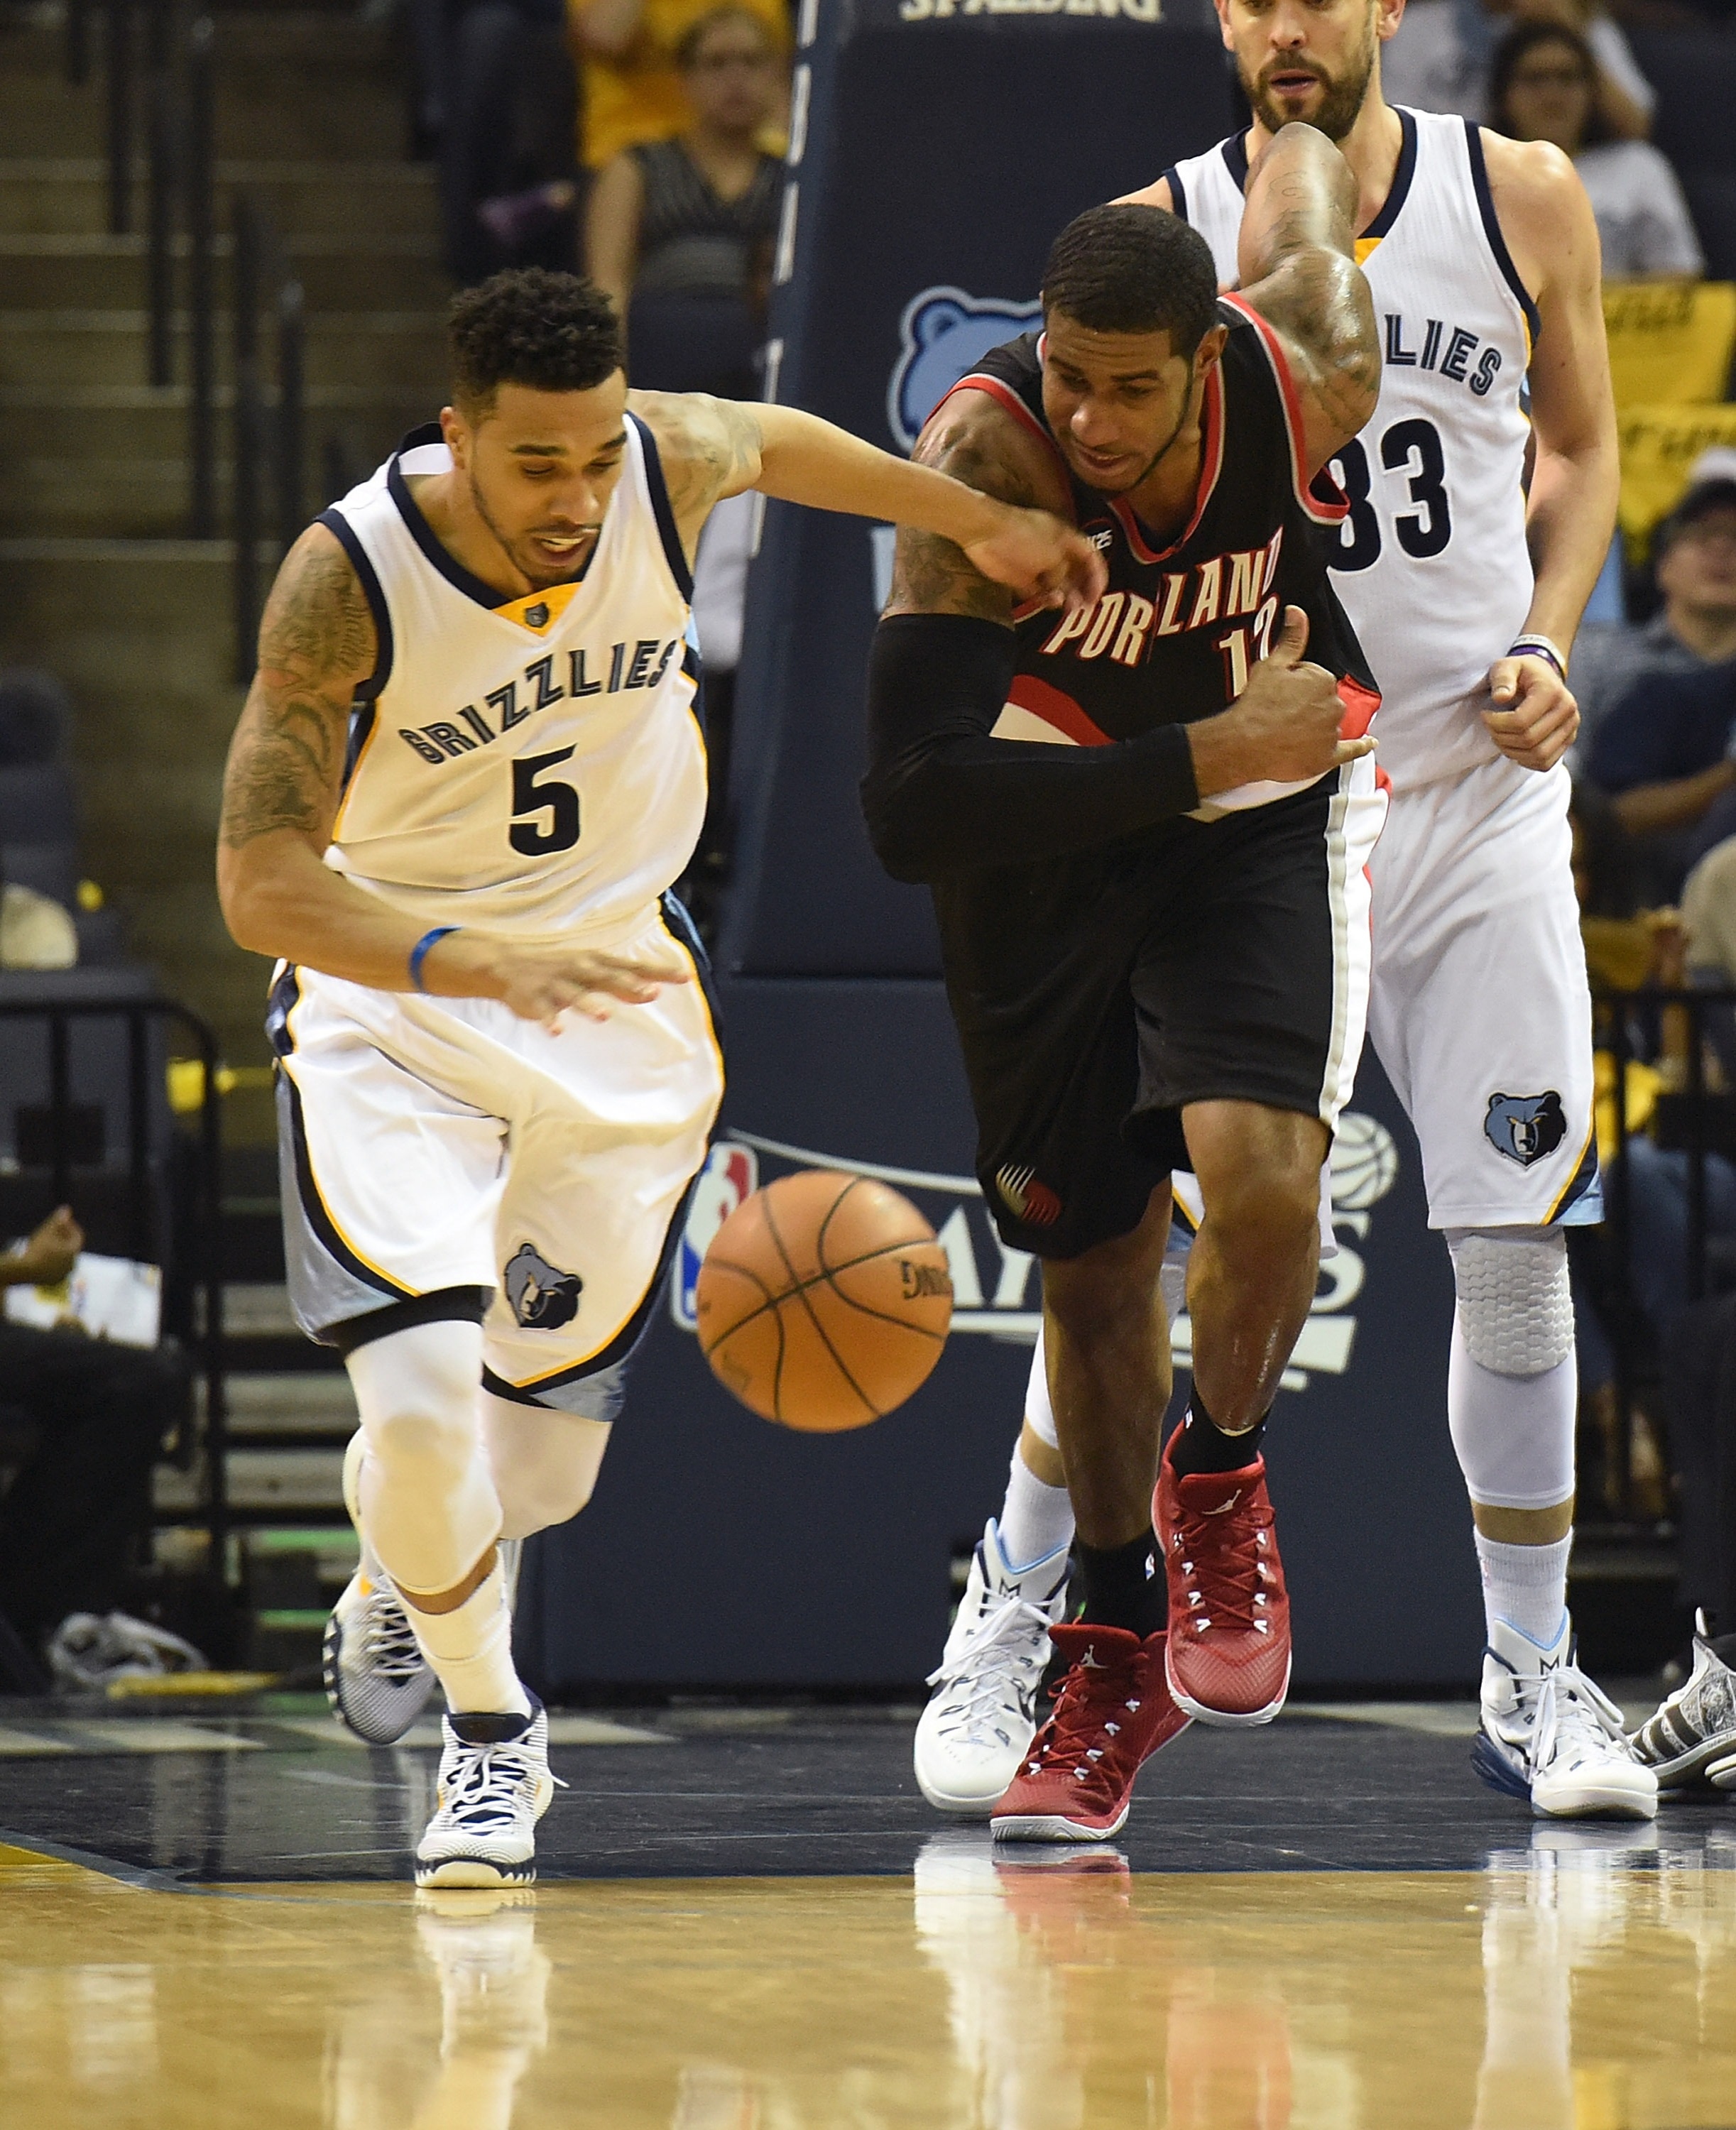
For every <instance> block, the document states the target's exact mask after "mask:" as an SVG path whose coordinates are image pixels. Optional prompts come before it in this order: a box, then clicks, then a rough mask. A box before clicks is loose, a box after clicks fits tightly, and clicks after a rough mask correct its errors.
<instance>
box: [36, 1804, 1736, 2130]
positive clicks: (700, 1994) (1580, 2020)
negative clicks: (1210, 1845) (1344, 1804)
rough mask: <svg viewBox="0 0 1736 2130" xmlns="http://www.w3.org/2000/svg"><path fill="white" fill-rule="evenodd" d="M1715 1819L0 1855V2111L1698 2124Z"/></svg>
mask: <svg viewBox="0 0 1736 2130" xmlns="http://www.w3.org/2000/svg"><path fill="white" fill-rule="evenodd" d="M1733 2122H1736V1822H1733V1821H1732V1819H1731V1817H1730V1815H1729V1812H1727V1811H1723V1810H1717V1809H1713V1810H1708V1811H1706V1812H1680V1813H1677V1814H1675V1815H1672V1817H1671V1818H1670V1819H1668V1820H1667V1821H1666V1822H1665V1823H1664V1826H1663V1827H1662V1829H1661V1830H1660V1829H1658V1828H1648V1829H1645V1830H1643V1831H1641V1832H1638V1833H1635V1832H1630V1831H1627V1830H1623V1829H1620V1828H1596V1827H1544V1826H1539V1827H1537V1828H1535V1829H1534V1830H1533V1829H1530V1828H1528V1827H1525V1826H1524V1825H1523V1822H1519V1823H1516V1824H1515V1825H1514V1830H1513V1838H1512V1841H1511V1842H1510V1845H1509V1846H1505V1847H1504V1848H1503V1849H1501V1850H1500V1851H1497V1852H1496V1853H1495V1854H1494V1855H1492V1856H1491V1857H1490V1861H1489V1865H1488V1868H1487V1869H1486V1870H1485V1871H1483V1872H1481V1873H1448V1872H1439V1873H1429V1874H1385V1873H1366V1874H1355V1873H1344V1872H1310V1871H1297V1872H1294V1873H1289V1874H1283V1875H1275V1874H1239V1875H1238V1874H1222V1875H1207V1874H1192V1875H1183V1874H1177V1875H1173V1876H1172V1875H1161V1874H1145V1875H1141V1876H1137V1877H1136V1876H1135V1875H1134V1874H1131V1872H1130V1871H1129V1870H1128V1868H1127V1865H1126V1861H1125V1860H1124V1859H1123V1858H1122V1857H1121V1856H1120V1855H1118V1854H1117V1852H1116V1851H1113V1850H1112V1849H1102V1848H1091V1849H1085V1850H1079V1851H1045V1850H1040V1849H1032V1850H1031V1851H1026V1852H1023V1853H1019V1852H1013V1853H1010V1854H1009V1853H1007V1852H1002V1853H1000V1854H999V1855H997V1853H996V1852H995V1851H993V1850H992V1848H991V1846H990V1844H989V1842H988V1840H987V1838H986V1836H983V1835H981V1834H978V1833H973V1832H958V1831H952V1832H944V1833H941V1834H939V1835H937V1836H935V1837H934V1838H932V1839H931V1840H930V1841H928V1842H927V1843H926V1844H925V1846H924V1848H923V1850H922V1851H921V1855H920V1857H919V1858H918V1860H917V1863H916V1871H915V1874H914V1878H913V1879H912V1878H904V1879H898V1878H892V1877H887V1878H882V1879H733V1880H731V1879H711V1880H691V1879H689V1880H668V1879H666V1880H656V1879H639V1880H615V1881H610V1882H598V1881H592V1882H580V1881H567V1882H564V1883H551V1884H545V1885H543V1886H542V1887H540V1888H538V1889H537V1890H536V1892H535V1893H534V1894H531V1893H528V1892H526V1893H522V1894H506V1895H490V1894H480V1895H479V1894H445V1895H428V1894H423V1895H420V1896H418V1895H417V1894H415V1893H414V1891H413V1889H410V1888H409V1887H405V1886H390V1885H380V1884H375V1885H362V1886H327V1885H321V1886H314V1885H299V1886H290V1885H285V1886H280V1887H270V1888H263V1887H259V1888H247V1889H229V1890H224V1889H202V1890H197V1891H167V1890H157V1889H155V1887H153V1886H151V1885H127V1884H117V1883H116V1882H115V1881H114V1880H112V1879H106V1878H103V1877H101V1876H98V1875H97V1874H94V1873H92V1872H88V1871H85V1870H80V1869H79V1868H77V1867H76V1866H74V1865H70V1864H66V1863H56V1862H52V1861H50V1860H44V1859H41V1858H39V1857H35V1856H32V1855H29V1854H27V1853H26V1852H25V1851H20V1850H11V1851H7V1850H3V1849H0V2123H5V2124H6V2125H7V2126H8V2130H10V2126H11V2125H12V2123H17V2124H19V2125H20V2126H21V2130H22V2126H28V2130H96V2126H98V2125H101V2126H103V2130H168V2126H170V2125H171V2124H172V2125H174V2126H175V2130H216V2126H218V2125H222V2126H223V2130H240V2126H245V2130H277V2126H279V2125H283V2126H289V2125H294V2126H296V2130H303V2126H308V2130H312V2126H316V2125H317V2126H319V2130H552V2126H555V2125H560V2126H563V2130H565V2126H571V2125H575V2124H577V2125H586V2126H589V2125H599V2126H603V2125H606V2126H608V2127H609V2130H895V2126H896V2130H1124V2126H1125V2130H1400V2126H1402V2130H1658V2126H1666V2125H1667V2126H1670V2130H1714V2126H1719V2130H1724V2127H1725V2126H1729V2124H1731V2123H1733Z"/></svg>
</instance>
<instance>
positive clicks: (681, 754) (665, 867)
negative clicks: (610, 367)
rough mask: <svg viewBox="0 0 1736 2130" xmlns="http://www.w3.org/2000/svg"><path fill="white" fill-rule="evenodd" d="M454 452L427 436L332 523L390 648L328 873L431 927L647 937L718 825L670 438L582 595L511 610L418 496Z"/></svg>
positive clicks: (617, 521) (630, 440) (634, 455)
mask: <svg viewBox="0 0 1736 2130" xmlns="http://www.w3.org/2000/svg"><path fill="white" fill-rule="evenodd" d="M451 464H452V459H451V456H450V454H449V453H448V451H447V448H446V446H445V445H444V444H443V443H442V442H441V441H440V436H439V432H438V429H435V428H433V427H428V428H427V429H423V430H418V431H417V432H415V433H414V435H413V436H412V437H409V438H408V439H406V442H405V443H404V447H403V448H402V449H401V450H400V451H398V452H397V453H396V454H395V456H393V457H392V458H390V460H388V461H387V462H386V463H385V466H382V467H381V468H380V470H379V471H378V472H377V473H375V475H373V476H372V478H371V479H370V480H366V481H365V482H364V483H363V484H362V485H361V486H360V487H359V488H356V489H353V490H352V491H351V492H350V494H347V496H345V497H344V499H343V500H342V502H341V503H338V504H334V505H333V507H332V509H330V510H328V511H327V512H326V513H325V515H324V517H323V519H322V520H321V523H323V524H325V525H327V526H328V527H329V528H330V529H331V530H332V532H333V533H336V534H337V537H338V538H339V539H340V540H341V541H342V543H343V546H344V550H345V552H346V553H347V555H348V556H349V558H350V561H351V562H352V564H353V565H354V566H355V569H356V575H358V576H359V577H360V578H361V582H362V585H363V587H364V589H365V590H366V592H367V595H368V599H369V604H370V605H371V608H372V609H373V613H374V623H375V630H376V632H377V633H378V637H379V642H380V653H379V661H378V664H377V666H376V669H375V675H374V677H373V679H372V681H371V682H370V683H369V685H368V686H367V687H366V689H365V690H363V691H362V693H363V695H364V696H365V697H366V698H367V700H366V701H365V702H364V703H363V704H362V706H361V709H359V710H358V712H357V714H356V720H355V725H354V729H353V731H352V738H351V749H350V756H351V758H350V768H349V774H348V776H347V781H346V783H345V786H344V795H343V801H342V805H341V806H340V807H339V809H338V813H337V821H336V823H335V824H334V825H333V828H332V848H331V850H330V852H329V853H328V857H327V861H326V862H327V863H328V865H331V866H332V867H335V868H336V869H337V871H338V872H342V873H344V874H346V875H347V876H348V877H349V878H351V879H352V880H353V881H356V884H357V886H361V887H366V888H371V889H372V890H373V891H375V892H376V893H377V894H379V895H382V896H384V897H385V900H387V901H389V902H390V903H392V904H393V905H395V907H396V908H398V909H400V910H405V911H406V912H408V913H409V915H412V916H416V917H421V918H425V919H427V921H428V923H429V924H486V925H489V926H490V927H492V928H493V929H495V930H498V931H502V932H519V933H524V932H540V931H544V930H547V931H549V932H559V933H561V934H566V935H568V936H571V937H572V938H576V939H578V938H582V939H583V940H584V941H585V943H587V944H591V945H600V944H603V943H605V942H606V941H607V940H608V939H610V938H618V937H620V936H623V935H624V933H626V932H630V931H635V930H638V929H643V925H644V924H645V922H646V918H647V913H648V912H649V911H651V910H653V908H654V905H655V904H656V901H657V899H658V895H661V894H662V892H663V891H664V890H665V889H666V888H667V887H668V886H670V885H671V884H672V882H673V881H675V880H676V879H677V877H678V876H679V875H680V874H681V871H682V870H683V868H684V867H686V862H687V860H688V857H690V856H691V852H692V850H693V847H694V844H695V843H696V841H697V839H698V836H699V829H700V824H701V819H702V818H703V816H704V813H705V751H704V746H703V743H702V742H701V737H700V732H699V728H698V724H697V722H696V719H695V716H694V709H693V704H694V695H695V692H696V685H697V684H696V671H697V659H696V655H692V656H690V651H691V641H692V639H691V636H690V633H689V618H688V607H687V602H688V597H689V595H690V593H691V589H692V583H691V577H690V576H689V575H688V571H687V566H686V559H685V557H684V556H683V555H682V552H681V542H680V540H679V538H678V537H677V533H676V529H675V522H674V519H673V517H672V514H671V513H670V509H669V503H668V498H667V494H666V493H665V490H664V486H663V479H662V470H661V468H660V466H659V465H658V457H657V449H656V446H655V444H654V443H653V442H652V441H651V437H650V432H649V431H648V430H647V429H646V428H645V427H643V424H642V423H640V422H638V420H637V418H634V417H633V416H630V415H629V418H628V420H627V451H626V462H625V465H624V468H623V471H622V475H621V480H620V485H619V488H618V489H617V490H616V492H615V496H614V497H613V499H611V501H610V506H609V511H608V514H607V516H606V517H605V519H604V521H603V529H602V532H601V533H600V536H599V537H598V540H597V543H596V546H595V548H594V550H593V551H592V552H591V556H590V559H589V561H588V563H587V565H586V568H585V569H584V571H582V572H581V575H580V576H579V577H578V578H577V579H576V580H575V581H574V582H572V583H570V584H560V585H552V586H550V587H549V588H548V590H543V591H538V592H533V593H531V594H530V595H528V596H526V597H524V598H520V599H503V598H502V597H501V595H500V594H499V593H498V592H497V591H495V590H494V589H493V588H492V587H491V586H490V585H485V584H483V583H482V582H481V580H479V579H477V578H475V577H473V576H472V575H471V574H470V572H469V571H467V570H466V569H465V568H464V567H463V566H462V565H461V563H459V562H457V561H455V560H454V558H453V557H452V556H451V555H449V554H448V553H447V551H446V549H445V548H444V547H442V546H441V545H440V543H439V542H438V540H437V539H436V538H435V537H434V536H433V533H432V532H431V531H430V529H429V528H428V523H427V521H426V520H425V519H424V518H423V515H422V513H421V512H420V511H419V510H418V509H417V507H416V503H415V499H414V495H413V494H412V493H411V490H410V486H409V483H410V481H411V480H414V478H415V477H416V476H417V475H428V474H441V473H445V472H446V471H447V470H449V468H450V466H451Z"/></svg>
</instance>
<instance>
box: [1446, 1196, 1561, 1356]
mask: <svg viewBox="0 0 1736 2130" xmlns="http://www.w3.org/2000/svg"><path fill="white" fill-rule="evenodd" d="M1447 1249H1449V1250H1450V1251H1451V1254H1452V1273H1453V1284H1454V1287H1456V1290H1457V1295H1458V1305H1459V1329H1460V1331H1461V1334H1462V1335H1463V1336H1464V1340H1465V1350H1466V1353H1468V1354H1470V1356H1471V1359H1472V1360H1474V1361H1475V1363H1477V1365H1478V1366H1479V1367H1480V1368H1490V1369H1493V1371H1494V1373H1495V1374H1496V1375H1498V1376H1540V1375H1542V1374H1543V1373H1545V1372H1546V1371H1547V1370H1548V1369H1550V1368H1555V1367H1557V1366H1558V1365H1559V1363H1561V1362H1562V1361H1564V1360H1566V1358H1567V1356H1568V1355H1569V1354H1571V1352H1572V1351H1573V1293H1572V1289H1571V1286H1570V1284H1569V1282H1568V1277H1567V1238H1566V1236H1565V1235H1562V1234H1561V1231H1560V1230H1558V1229H1549V1228H1509V1229H1495V1230H1485V1229H1479V1228H1450V1229H1449V1230H1447Z"/></svg>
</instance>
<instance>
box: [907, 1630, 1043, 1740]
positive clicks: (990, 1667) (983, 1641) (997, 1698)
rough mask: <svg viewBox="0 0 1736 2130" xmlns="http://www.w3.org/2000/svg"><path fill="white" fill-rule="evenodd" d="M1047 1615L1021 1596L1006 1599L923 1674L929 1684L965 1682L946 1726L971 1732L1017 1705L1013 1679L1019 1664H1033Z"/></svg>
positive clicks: (953, 1685)
mask: <svg viewBox="0 0 1736 2130" xmlns="http://www.w3.org/2000/svg"><path fill="white" fill-rule="evenodd" d="M1050 1624H1051V1622H1050V1617H1049V1615H1048V1614H1047V1613H1046V1612H1044V1611H1043V1610H1042V1609H1041V1607H1039V1606H1035V1605H1033V1604H1031V1602H1029V1601H1028V1600H1027V1599H1026V1598H1023V1597H1008V1598H1005V1599H1003V1600H1002V1602H1001V1603H1000V1604H999V1605H998V1606H997V1607H996V1608H995V1610H994V1611H993V1612H991V1613H989V1614H988V1615H987V1616H986V1617H984V1618H983V1619H981V1620H979V1621H978V1623H977V1629H976V1632H975V1633H974V1634H973V1636H971V1638H970V1640H968V1642H967V1643H966V1644H965V1645H964V1648H963V1649H962V1650H959V1654H958V1655H957V1656H955V1657H953V1658H951V1659H949V1660H945V1661H944V1662H943V1663H942V1664H940V1666H939V1668H938V1669H935V1670H934V1671H931V1672H930V1674H929V1675H928V1683H929V1684H930V1686H946V1687H955V1686H968V1692H967V1693H964V1695H963V1696H961V1697H960V1699H959V1704H958V1707H957V1708H956V1710H955V1711H954V1712H951V1713H952V1714H953V1722H951V1723H949V1725H948V1726H947V1727H948V1728H949V1729H958V1728H962V1729H963V1730H964V1731H966V1732H967V1733H974V1732H976V1731H978V1730H980V1729H982V1728H983V1727H984V1726H986V1725H987V1723H988V1721H989V1720H990V1719H991V1718H992V1717H995V1716H997V1715H998V1714H1000V1713H1001V1712H1002V1710H1004V1709H1007V1708H1009V1707H1017V1705H1018V1686H1017V1683H1016V1677H1015V1674H1016V1672H1017V1670H1018V1669H1019V1668H1020V1666H1021V1664H1022V1665H1024V1666H1026V1667H1027V1668H1032V1667H1034V1664H1035V1654H1036V1645H1037V1642H1038V1640H1039V1639H1040V1637H1041V1636H1045V1635H1047V1633H1048V1632H1049V1629H1050Z"/></svg>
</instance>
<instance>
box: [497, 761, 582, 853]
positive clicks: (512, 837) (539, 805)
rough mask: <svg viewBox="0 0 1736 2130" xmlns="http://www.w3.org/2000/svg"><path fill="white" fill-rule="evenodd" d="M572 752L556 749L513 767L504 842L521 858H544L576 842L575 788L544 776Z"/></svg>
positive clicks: (576, 792) (564, 849) (577, 824)
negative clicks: (509, 816) (510, 815)
mask: <svg viewBox="0 0 1736 2130" xmlns="http://www.w3.org/2000/svg"><path fill="white" fill-rule="evenodd" d="M573 752H574V749H573V748H571V747H557V748H556V750H555V751H554V752H553V753H552V754H527V755H524V756H523V757H521V758H520V759H519V761H517V762H514V764H513V766H512V810H513V824H512V826H511V828H509V829H508V830H507V832H506V840H507V841H508V842H509V843H510V844H511V845H512V847H513V848H514V850H515V851H517V852H519V854H520V855H521V856H522V857H527V858H545V857H548V856H549V855H550V853H551V852H555V851H570V850H571V848H572V847H573V845H574V844H575V843H577V841H578V840H579V794H578V787H577V786H576V785H571V784H567V783H565V782H563V781H562V779H561V778H559V777H557V776H545V775H544V774H543V771H545V770H550V769H553V768H554V767H557V764H559V763H561V762H565V761H567V760H568V759H569V758H570V757H571V755H572V753H573ZM545 816H546V817H547V819H546V825H545V821H544V817H545Z"/></svg>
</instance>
